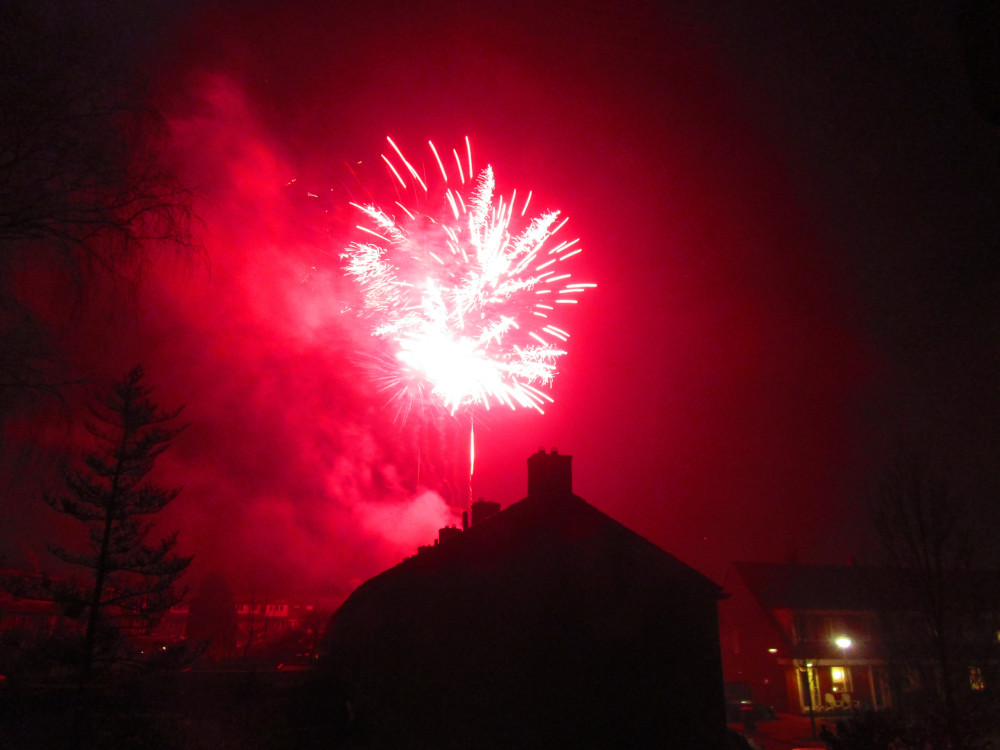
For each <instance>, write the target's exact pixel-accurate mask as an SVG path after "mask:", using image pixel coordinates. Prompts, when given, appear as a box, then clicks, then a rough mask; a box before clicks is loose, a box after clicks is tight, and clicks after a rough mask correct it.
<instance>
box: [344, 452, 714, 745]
mask: <svg viewBox="0 0 1000 750" xmlns="http://www.w3.org/2000/svg"><path fill="white" fill-rule="evenodd" d="M570 461H571V459H570V457H569V456H566V455H560V454H558V453H557V452H555V451H553V452H551V453H546V452H545V451H539V452H538V453H537V454H535V455H533V456H531V457H530V458H529V459H528V496H527V497H526V498H525V499H523V500H521V501H520V502H517V503H514V504H513V505H511V506H509V507H508V508H506V509H505V510H502V511H499V512H494V513H493V514H492V515H489V511H495V510H497V509H498V507H499V506H494V507H492V508H490V507H484V506H483V505H480V504H478V503H477V504H474V506H473V508H472V509H471V510H472V521H473V523H472V524H471V525H468V524H463V525H466V526H468V527H467V528H466V529H464V530H463V529H458V528H454V527H449V528H448V529H442V533H441V535H440V537H439V540H438V543H437V544H436V545H434V546H433V547H424V548H421V550H420V552H419V553H418V554H417V555H415V556H414V557H411V558H409V559H407V560H405V561H403V562H402V563H400V564H399V565H397V566H395V567H394V568H391V569H390V570H387V571H385V572H384V573H382V574H380V575H378V576H376V577H375V578H373V579H371V580H369V581H368V582H366V583H364V584H362V585H361V586H360V587H359V588H358V589H357V590H356V591H355V592H354V593H353V594H352V595H351V596H350V597H349V598H348V599H347V601H346V602H345V603H344V604H343V605H342V606H341V608H340V609H339V610H338V611H337V612H336V613H335V614H334V616H333V618H332V620H331V628H330V639H329V655H330V658H331V663H332V665H333V667H334V669H335V670H336V671H337V673H338V675H339V677H340V679H341V680H342V682H343V684H344V687H345V689H346V690H347V692H348V694H349V697H350V701H351V707H352V710H353V712H354V715H355V716H356V722H357V726H358V731H359V732H361V733H362V735H363V740H365V741H368V742H370V743H371V744H372V746H379V747H397V748H407V747H434V748H469V747H475V748H512V747H517V748H553V747H628V748H646V747H650V748H651V747H656V748H662V747H670V748H677V749H678V750H681V749H683V748H692V749H695V748H697V749H701V748H712V749H713V750H714V748H718V747H722V746H724V739H723V736H724V732H725V718H724V710H723V691H722V668H721V662H720V654H719V639H718V608H717V602H718V599H719V597H720V588H719V587H718V586H717V585H716V584H715V583H713V582H712V581H710V580H708V579H707V578H705V577H704V576H702V575H701V574H700V573H698V572H696V571H695V570H693V569H691V568H689V567H688V566H687V565H684V564H683V563H681V562H680V561H679V560H677V559H676V558H674V557H672V556H671V555H669V554H667V553H666V552H664V551H663V550H662V549H660V548H659V547H657V546H655V545H654V544H652V543H650V542H649V541H647V540H645V539H643V538H642V537H640V536H639V535H637V534H635V533H634V532H632V531H630V530H629V529H627V528H625V527H624V526H622V525H621V524H619V523H618V522H616V521H615V520H613V519H612V518H610V517H608V516H607V515H605V514H604V513H602V512H600V511H599V510H597V509H596V508H594V507H593V506H591V505H589V504H588V503H586V502H585V501H584V500H582V499H581V498H579V497H577V496H576V495H574V494H573V493H572V477H571V467H570ZM488 505H489V504H488ZM484 511H487V512H484ZM484 516H486V517H484Z"/></svg>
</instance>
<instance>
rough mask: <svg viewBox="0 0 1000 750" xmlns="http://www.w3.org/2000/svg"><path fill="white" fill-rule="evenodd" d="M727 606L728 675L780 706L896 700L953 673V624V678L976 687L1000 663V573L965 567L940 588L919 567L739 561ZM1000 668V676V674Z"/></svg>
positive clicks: (817, 708) (819, 707) (836, 707)
mask: <svg viewBox="0 0 1000 750" xmlns="http://www.w3.org/2000/svg"><path fill="white" fill-rule="evenodd" d="M724 588H725V591H726V593H727V594H728V597H727V598H726V600H725V602H724V603H723V604H722V605H721V606H720V631H721V633H720V634H721V641H722V659H723V670H724V674H725V678H726V681H727V682H746V683H748V684H749V685H750V687H751V690H752V692H753V695H754V697H755V698H756V699H757V700H758V701H763V702H766V703H771V704H772V705H775V706H776V707H777V708H778V709H779V710H784V711H791V712H801V713H809V712H810V711H813V712H815V713H825V712H841V711H845V710H847V709H850V708H854V707H867V708H884V707H887V706H890V705H893V704H894V703H895V702H898V701H900V700H902V699H904V698H905V697H906V696H907V694H909V693H916V692H919V691H921V690H928V689H930V690H935V689H937V688H938V687H939V685H940V683H941V680H942V679H943V678H942V675H941V674H940V670H941V663H940V662H941V659H940V650H939V649H938V648H937V646H935V643H934V641H933V640H932V637H931V633H930V629H931V627H932V626H931V622H930V618H931V616H932V610H933V609H934V608H938V609H939V610H940V611H939V613H938V614H939V617H940V619H939V621H938V623H937V625H936V626H935V627H937V628H938V629H940V630H941V632H944V633H945V635H946V637H945V639H944V642H946V643H947V649H948V651H949V653H950V658H951V666H952V667H953V668H954V672H955V674H954V675H952V682H953V684H955V685H957V686H958V687H959V688H960V689H961V690H963V691H964V692H965V694H966V695H968V694H970V693H974V692H977V691H981V690H982V689H984V687H985V684H986V679H987V678H986V675H987V674H988V673H990V672H994V673H995V667H996V665H997V661H998V659H997V657H998V656H1000V654H998V648H1000V643H998V641H1000V630H998V628H1000V617H998V614H1000V574H998V573H996V572H990V571H956V572H954V573H949V574H947V578H946V579H944V580H943V582H942V585H941V586H939V587H936V588H937V589H938V591H939V593H938V595H936V596H937V597H938V599H939V601H938V602H937V603H936V604H931V603H930V602H929V601H927V595H928V594H929V593H932V591H933V589H932V588H931V587H929V586H928V585H927V581H926V580H922V579H921V577H920V575H919V574H916V573H913V572H909V573H908V572H904V571H900V570H892V569H886V568H871V567H860V566H853V565H800V564H798V563H794V564H772V563H750V562H737V563H733V564H732V565H731V566H730V569H729V571H728V573H727V575H726V579H725V582H724ZM997 677H1000V675H997Z"/></svg>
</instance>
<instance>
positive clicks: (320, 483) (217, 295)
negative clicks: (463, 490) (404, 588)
mask: <svg viewBox="0 0 1000 750" xmlns="http://www.w3.org/2000/svg"><path fill="white" fill-rule="evenodd" d="M171 130H172V132H173V135H174V138H175V140H176V144H177V148H178V151H179V156H180V158H181V160H182V162H183V163H184V164H185V165H186V169H187V170H188V174H187V179H188V180H189V181H190V182H191V183H192V184H195V185H199V186H200V193H199V195H200V203H199V205H198V210H199V212H200V217H201V220H202V223H203V227H204V231H205V234H204V244H205V247H206V251H207V252H206V255H207V260H206V261H205V262H204V263H194V264H193V265H182V264H178V263H177V262H172V263H162V264H161V266H160V267H159V268H157V269H156V272H155V273H151V274H149V280H148V282H147V285H146V286H145V287H144V295H143V299H142V315H143V320H142V321H141V324H140V326H139V328H140V329H141V330H143V332H144V334H145V336H146V339H145V342H144V343H143V344H142V345H141V348H143V349H145V351H146V361H147V365H148V368H149V371H150V375H151V379H152V380H153V381H154V382H156V383H158V384H161V388H160V390H159V393H160V395H161V398H164V399H166V398H167V397H168V396H169V399H170V401H171V402H177V401H184V402H186V403H187V411H186V417H187V418H188V419H190V420H191V421H192V424H191V426H190V428H189V429H188V431H187V432H186V433H185V434H184V435H183V436H182V437H181V438H179V439H178V440H177V441H175V446H174V448H173V449H172V450H171V451H170V452H169V453H168V454H167V455H166V456H164V458H163V459H161V464H162V467H161V468H162V469H163V472H164V476H166V477H180V478H183V481H184V484H185V489H184V492H183V493H182V494H181V496H180V497H179V498H178V500H176V501H175V503H174V504H173V506H172V507H171V508H170V509H169V513H165V514H164V515H165V518H164V521H165V525H170V524H172V525H173V526H175V527H178V526H179V527H182V528H183V533H182V545H183V546H185V547H186V548H189V549H191V550H193V551H196V552H197V561H196V562H197V565H198V566H199V567H200V568H202V569H208V568H210V567H211V568H218V569H220V570H222V571H223V572H224V573H226V574H227V575H228V576H230V577H231V578H232V579H233V580H234V582H235V583H236V585H237V586H238V587H241V588H245V587H248V586H263V587H267V588H271V589H272V590H275V591H279V590H280V591H282V592H287V591H294V590H300V589H301V590H307V591H310V592H315V591H321V592H324V593H327V594H329V595H331V596H339V595H343V594H345V593H347V591H348V590H349V589H347V590H344V588H343V587H344V586H349V585H351V584H352V583H357V582H358V581H359V580H363V579H364V578H366V577H368V576H370V575H372V574H374V573H376V572H378V571H379V570H381V569H382V568H384V567H386V566H388V565H390V564H393V563H395V562H397V561H398V560H399V559H400V558H401V557H402V556H404V555H406V554H412V553H413V552H414V551H415V547H416V546H417V545H418V544H421V543H428V542H430V541H431V540H432V539H433V538H434V536H435V535H436V532H437V529H438V528H440V527H441V526H443V525H446V524H447V523H451V522H454V520H455V517H454V513H453V511H452V510H451V509H449V507H448V505H447V503H446V502H445V501H444V500H443V499H442V498H441V497H440V496H438V495H436V494H434V493H433V492H431V491H430V490H428V489H427V488H424V487H422V486H420V485H419V484H418V483H417V481H416V479H415V467H414V466H413V465H408V466H399V465H398V461H399V460H400V458H397V454H399V453H401V454H402V460H404V461H406V460H408V456H409V454H412V449H406V448H405V447H401V442H402V441H405V440H406V435H407V434H408V433H407V432H406V431H405V430H401V429H399V425H394V424H393V423H392V419H391V414H390V413H389V412H388V410H386V409H384V408H383V404H382V403H381V401H380V399H379V398H378V397H377V394H375V393H373V389H372V387H371V385H370V384H369V383H368V381H367V380H366V378H365V377H364V374H363V372H361V371H360V370H359V368H358V366H357V365H356V364H355V363H356V360H357V353H358V351H359V350H360V349H362V348H364V347H365V346H366V337H367V334H366V333H365V332H364V331H361V330H360V329H357V330H356V323H355V322H354V320H353V319H352V318H351V317H350V316H346V315H344V314H342V312H341V310H342V308H343V305H342V304H339V303H338V301H337V299H338V284H340V283H341V282H340V281H338V280H337V269H338V266H339V261H338V252H339V248H340V247H342V243H343V240H338V239H336V238H333V237H329V236H327V237H324V236H321V235H318V234H317V231H318V230H317V229H316V228H315V227H308V226H307V223H308V219H309V217H310V216H314V215H315V213H314V212H310V211H308V210H305V208H304V207H303V203H304V202H306V200H308V199H307V198H305V197H304V195H303V191H302V190H300V189H299V188H298V187H297V185H296V184H295V183H294V182H293V180H294V178H295V173H294V171H293V169H292V167H291V166H290V165H289V163H288V162H287V161H285V160H284V159H283V158H282V156H281V154H280V152H279V150H278V149H277V148H276V147H275V146H274V145H273V144H272V143H271V142H269V140H268V137H267V134H266V133H265V132H264V130H263V129H262V127H261V126H260V124H259V123H258V122H257V121H256V119H255V116H254V113H253V112H252V111H251V109H250V108H249V107H248V104H247V101H246V99H245V98H244V96H243V95H242V92H241V91H240V90H239V88H238V87H237V86H236V85H235V84H234V83H233V82H232V81H230V80H228V79H227V78H225V77H222V76H206V77H205V78H203V79H202V80H201V82H200V84H199V86H198V87H197V89H196V91H195V96H194V98H193V101H192V102H190V103H189V105H188V107H187V108H186V113H185V114H184V115H183V116H177V117H174V118H172V120H171ZM331 227H332V225H330V224H328V225H326V226H323V227H322V229H323V230H325V231H331ZM340 229H342V230H343V229H344V228H340ZM338 243H340V244H338ZM324 590H325V591H324Z"/></svg>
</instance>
